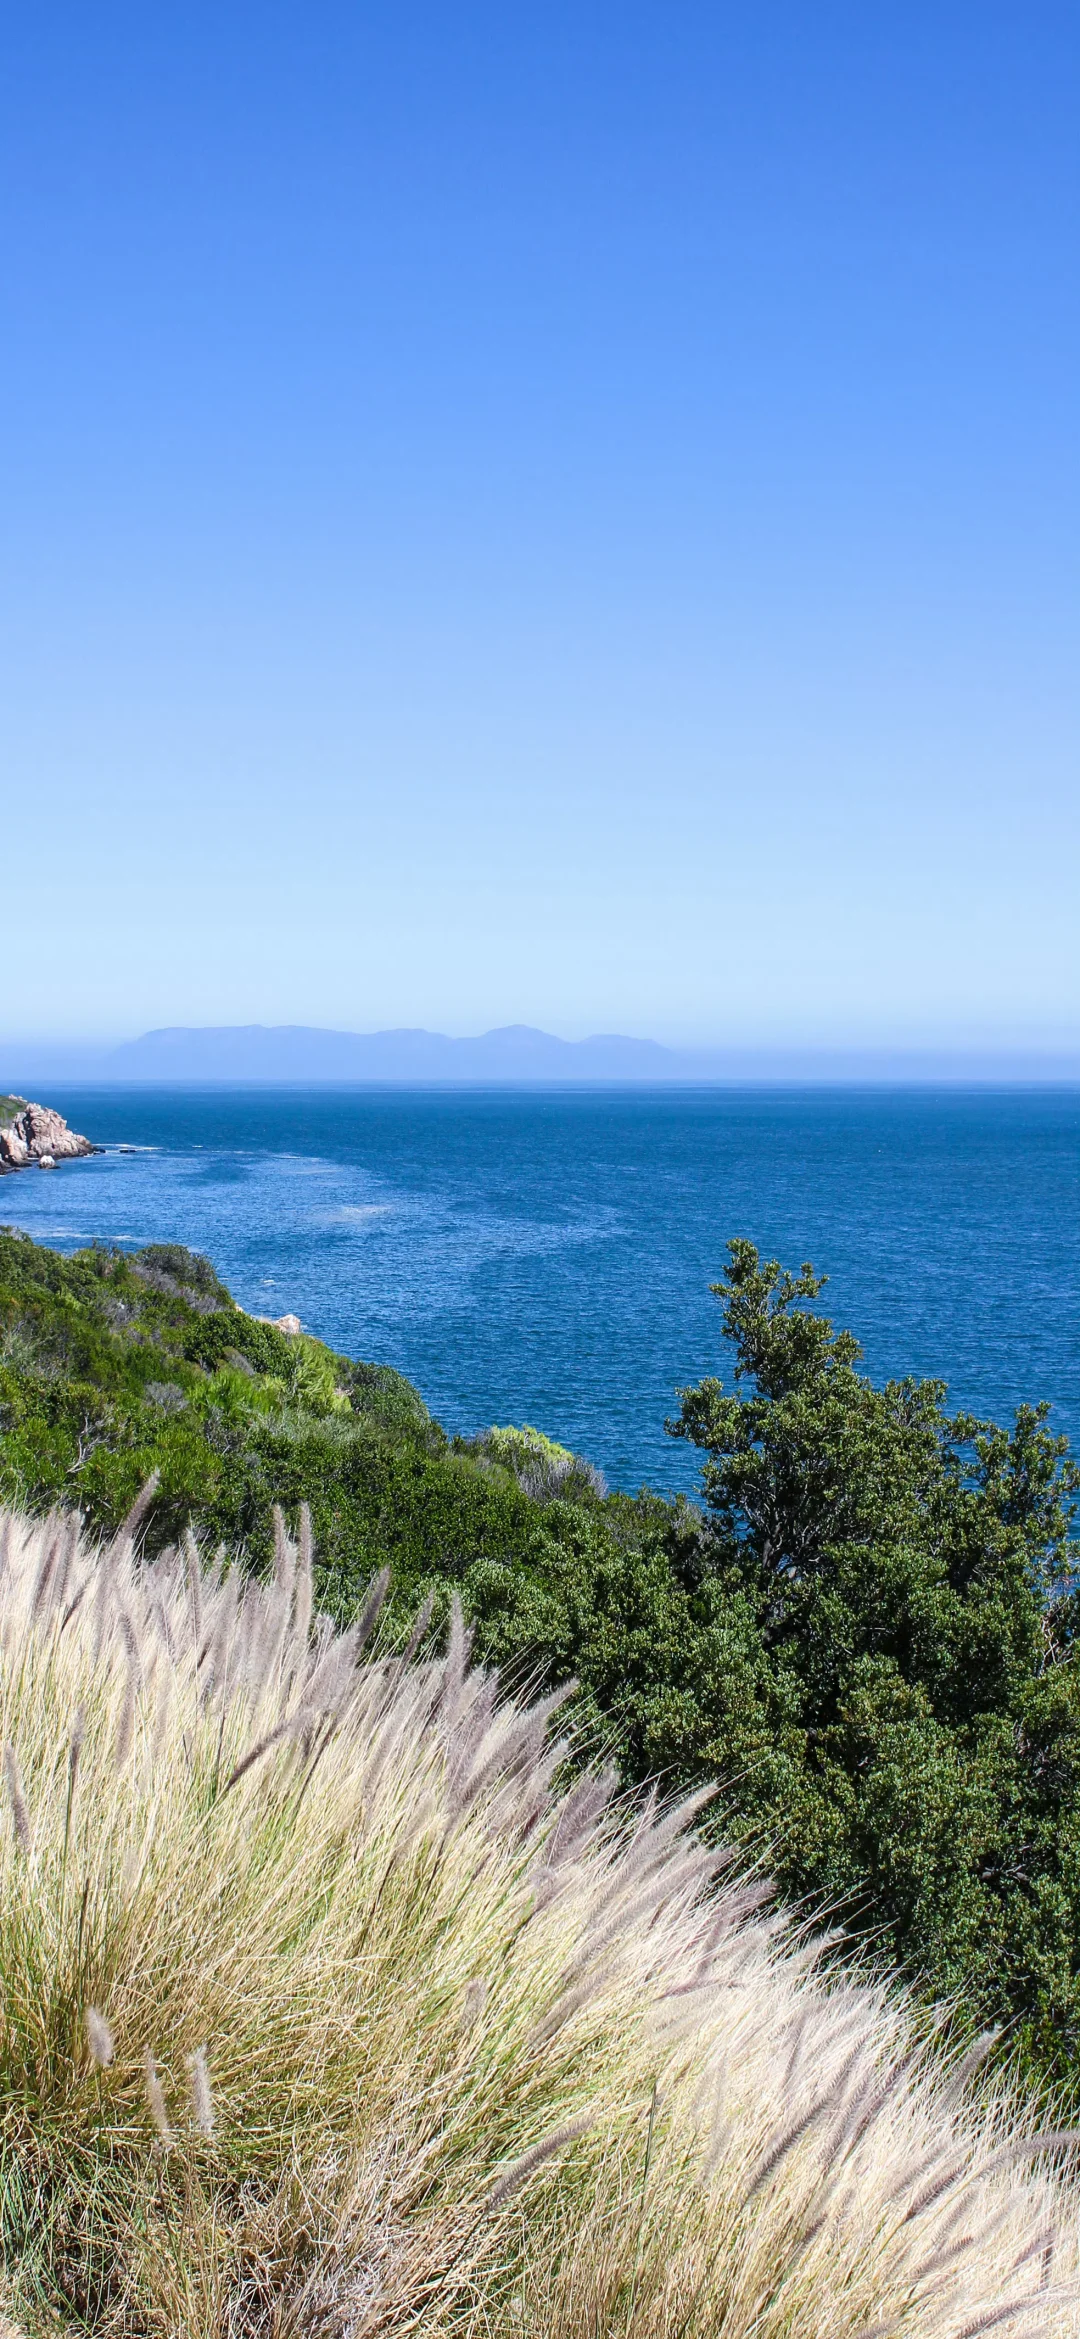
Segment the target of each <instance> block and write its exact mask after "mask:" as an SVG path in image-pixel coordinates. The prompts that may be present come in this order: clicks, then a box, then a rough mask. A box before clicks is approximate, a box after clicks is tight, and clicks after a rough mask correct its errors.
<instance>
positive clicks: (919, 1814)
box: [669, 1241, 1080, 2069]
mask: <svg viewBox="0 0 1080 2339" xmlns="http://www.w3.org/2000/svg"><path fill="white" fill-rule="evenodd" d="M714 1288H715V1290H716V1292H717V1295H718V1297H719V1298H720V1299H721V1300H722V1302H723V1309H724V1314H723V1328H724V1331H725V1333H726V1335H727V1337H728V1339H729V1340H730V1341H731V1343H732V1344H733V1348H734V1355H735V1374H734V1380H735V1386H734V1390H733V1391H730V1392H729V1391H726V1390H725V1389H724V1387H723V1386H722V1384H721V1382H720V1381H718V1380H706V1381H703V1382H702V1383H701V1384H700V1385H699V1386H698V1387H696V1388H693V1389H687V1390H685V1391H684V1392H683V1394H682V1407H681V1412H680V1414H679V1417H678V1419H677V1420H676V1421H674V1422H673V1423H670V1424H669V1427H670V1428H671V1430H672V1432H673V1434H674V1435H675V1436H677V1437H682V1438H687V1439H689V1440H690V1441H691V1442H692V1443H693V1444H694V1445H696V1446H698V1447H700V1448H701V1449H702V1451H703V1453H704V1455H705V1463H704V1469H703V1473H702V1486H703V1494H704V1498H705V1503H706V1505H707V1510H708V1514H709V1517H710V1519H711V1522H712V1533H711V1536H709V1537H706V1538H705V1539H703V1542H702V1545H701V1547H700V1548H699V1550H698V1552H697V1553H696V1555H695V1560H694V1567H695V1571H696V1574H697V1579H698V1580H697V1583H696V1585H692V1584H690V1583H689V1582H688V1583H687V1589H688V1591H689V1592H690V1594H691V1604H692V1607H693V1610H694V1613H695V1616H696V1619H697V1621H698V1623H699V1625H700V1627H701V1631H702V1636H703V1638H702V1651H701V1653H702V1656H706V1655H707V1652H710V1651H711V1650H712V1649H713V1648H714V1647H715V1646H716V1644H717V1642H718V1639H719V1640H721V1641H722V1640H724V1639H726V1640H727V1641H728V1642H729V1643H730V1640H731V1637H732V1632H733V1628H734V1625H735V1620H736V1619H738V1620H739V1632H740V1636H741V1641H742V1649H743V1657H742V1663H741V1666H739V1667H738V1668H736V1669H735V1672H736V1673H737V1693H736V1694H735V1695H733V1694H732V1692H733V1691H734V1690H735V1688H736V1683H735V1677H734V1675H732V1677H731V1684H730V1687H729V1688H728V1690H727V1692H726V1693H725V1694H724V1695H722V1696H721V1697H720V1698H719V1700H717V1699H716V1688H715V1679H716V1677H715V1660H714V1662H713V1664H712V1665H711V1666H710V1665H709V1664H708V1663H707V1664H706V1665H705V1666H704V1667H703V1670H702V1674H701V1677H700V1679H701V1688H700V1689H699V1693H698V1694H699V1702H707V1703H708V1704H709V1705H710V1706H711V1707H712V1713H711V1716H710V1720H711V1728H709V1729H708V1731H707V1733H706V1735H707V1740H708V1743H707V1744H705V1743H701V1742H700V1741H699V1743H698V1745H697V1747H696V1750H695V1751H696V1757H697V1760H698V1761H700V1762H701V1763H702V1765H703V1766H704V1765H705V1763H706V1762H707V1761H710V1760H711V1761H712V1762H714V1763H716V1765H717V1766H718V1768H719V1769H720V1771H721V1773H722V1774H724V1775H726V1777H727V1778H728V1779H729V1781H730V1782H731V1793H732V1800H733V1804H734V1806H735V1807H736V1810H737V1816H738V1824H739V1825H740V1826H741V1828H742V1829H743V1830H744V1831H746V1832H749V1833H750V1834H753V1833H754V1832H755V1831H758V1832H759V1833H760V1835H761V1837H762V1838H763V1839H765V1840H767V1841H768V1844H769V1847H770V1851H771V1854H772V1857H773V1858H774V1861H775V1862H776V1864H777V1866H778V1868H779V1871H780V1875H781V1879H782V1881H783V1883H784V1884H785V1885H786V1887H787V1888H788V1889H789V1890H794V1891H796V1892H798V1893H808V1894H812V1895H814V1896H815V1897H817V1898H819V1899H825V1900H827V1901H829V1902H831V1903H832V1904H834V1905H836V1904H839V1906H840V1908H841V1909H842V1911H843V1912H844V1913H845V1914H846V1915H847V1916H848V1918H849V1919H850V1920H853V1921H854V1922H855V1923H856V1925H858V1924H859V1923H860V1922H861V1923H862V1925H863V1926H864V1927H865V1928H866V1930H867V1931H872V1932H873V1934H874V1935H875V1937H876V1938H877V1939H878V1940H879V1941H880V1942H882V1943H883V1945H884V1946H885V1947H886V1948H888V1949H890V1950H891V1951H892V1952H893V1954H894V1955H895V1956H897V1957H898V1958H899V1960H900V1961H901V1962H902V1963H903V1964H904V1965H905V1966H906V1967H907V1968H908V1970H909V1971H910V1972H912V1973H914V1974H916V1975H918V1976H919V1977H920V1978H921V1979H922V1980H923V1981H924V1982H925V1983H926V1984H928V1985H929V1986H930V1987H931V1988H932V1989H934V1990H935V1991H936V1992H938V1993H942V1992H944V1993H949V1994H952V1993H956V1994H959V1995H960V1996H961V1997H962V1998H963V2000H964V2001H965V2003H966V2004H967V2005H968V2006H969V2007H970V2009H971V2011H972V2013H973V2014H974V2015H975V2016H976V2017H977V2018H979V2019H986V2020H991V2021H1005V2022H1008V2023H1010V2024H1011V2025H1012V2026H1013V2030H1014V2033H1015V2035H1017V2036H1018V2037H1019V2039H1020V2042H1021V2045H1022V2048H1023V2050H1024V2051H1025V2052H1026V2054H1027V2055H1028V2056H1030V2057H1033V2058H1034V2059H1035V2060H1037V2061H1039V2062H1040V2063H1042V2064H1043V2065H1050V2066H1051V2067H1054V2066H1056V2067H1059V2068H1062V2069H1064V2068H1065V2067H1067V2066H1068V2065H1070V2064H1072V2063H1074V2062H1075V2061H1076V2060H1077V2059H1078V2056H1080V1681H1078V1670H1077V1600H1076V1594H1075V1591H1074V1588H1073V1586H1074V1579H1075V1573H1076V1563H1077V1558H1078V1556H1080V1553H1078V1547H1077V1545H1076V1544H1075V1543H1073V1542H1072V1541H1071V1540H1070V1527H1071V1522H1072V1518H1073V1504H1072V1501H1071V1497H1072V1495H1073V1494H1074V1493H1075V1491H1076V1489H1077V1486H1078V1485H1080V1474H1078V1473H1077V1470H1076V1468H1075V1466H1074V1465H1073V1463H1072V1462H1071V1461H1070V1460H1069V1457H1068V1449H1067V1444H1066V1441H1065V1440H1064V1439H1063V1438H1058V1437H1055V1436H1053V1435H1052V1434H1051V1432H1050V1431H1049V1429H1048V1428H1047V1426H1046V1417H1047V1413H1048V1410H1049V1409H1048V1407H1046V1406H1045V1405H1043V1406H1022V1407H1021V1408H1020V1410H1019V1412H1018V1414H1017V1416H1016V1421H1015V1426H1014V1428H1013V1430H1012V1431H1011V1433H1010V1432H1006V1431H1005V1430H1002V1429H998V1428H995V1427H994V1426H993V1425H992V1424H990V1423H984V1422H979V1421H976V1420H973V1419H971V1418H970V1417H968V1416H965V1415H959V1416H950V1415H949V1414H948V1413H947V1412H946V1410H945V1394H946V1392H945V1387H944V1384H943V1383H941V1382H938V1381H914V1380H903V1381H890V1382H888V1383H887V1384H886V1385H885V1387H884V1388H877V1387H875V1386H874V1385H873V1383H872V1382H871V1381H870V1380H869V1379H868V1377H867V1376H866V1375H865V1374H864V1373H863V1372H861V1371H860V1369H859V1366H860V1361H861V1351H860V1348H859V1344H858V1342H857V1341H856V1340H855V1339H854V1338H853V1336H852V1335H851V1333H849V1332H834V1331H833V1328H832V1326H831V1324H830V1323H829V1322H828V1320H827V1319H826V1318H825V1317H824V1316H823V1315H822V1314H820V1313H819V1312H818V1311H817V1309H816V1308H815V1305H814V1303H815V1302H816V1301H817V1299H818V1297H819V1294H820V1292H821V1290H822V1278H820V1277H818V1276H816V1275H815V1274H814V1272H813V1270H812V1268H810V1267H809V1266H807V1267H804V1268H803V1270H802V1272H801V1273H800V1274H799V1275H792V1274H790V1273H787V1272H785V1271H784V1270H783V1269H782V1268H781V1267H780V1265H779V1264H778V1263H777V1262H776V1261H775V1260H767V1261H762V1260H761V1259H760V1257H759V1255H758V1252H757V1250H756V1249H755V1247H754V1245H753V1244H752V1243H749V1242H744V1241H740V1242H735V1243H732V1244H731V1245H730V1247H729V1265H728V1268H727V1270H726V1273H725V1276H724V1280H723V1282H722V1283H720V1284H718V1285H716V1286H714ZM710 1684H711V1685H712V1686H710ZM674 1751H675V1750H674V1749H673V1752H674ZM685 1758H686V1755H685V1749H684V1750H683V1751H682V1755H681V1760H680V1768H682V1767H685Z"/></svg>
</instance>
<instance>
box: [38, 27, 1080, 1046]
mask: <svg viewBox="0 0 1080 2339" xmlns="http://www.w3.org/2000/svg"><path fill="white" fill-rule="evenodd" d="M0 85H2V94H0V301H2V333H3V347H4V352H5V355H4V361H3V366H2V368H0V464H2V473H3V476H2V482H0V487H2V514H3V521H2V531H0V535H2V542H0V564H2V574H0V660H2V666H3V672H2V675H0V758H2V765H0V769H2V775H3V796H4V815H3V841H4V861H5V876H4V904H5V911H6V917H5V927H6V933H7V937H8V939H7V940H6V942H5V950H4V965H5V975H4V998H3V1003H2V1005H0V1023H2V1025H3V1026H4V1028H5V1029H6V1030H7V1032H8V1033H9V1034H20V1035H31V1034H34V1035H64V1036H77V1035H78V1036H110V1035H114V1034H115V1035H118V1036H119V1035H122V1034H125V1033H128V1032H132V1031H137V1030H140V1029H142V1028H144V1027H146V1026H147V1025H150V1024H157V1023H164V1022H235V1021H255V1020H258V1021H265V1022H276V1021H297V1022H321V1023H329V1024H335V1025H340V1026H347V1027H351V1028H357V1029H366V1028H371V1027H375V1026H380V1025H384V1024H391V1023H425V1024H428V1025H431V1026H434V1027H437V1028H441V1029H445V1030H450V1031H470V1030H478V1029H482V1028H484V1027H486V1026H487V1025H490V1024H494V1023H501V1022H508V1021H516V1020H522V1021H528V1022H535V1023H540V1024H543V1025H545V1026H547V1027H548V1028H551V1029H555V1030H559V1031H562V1032H565V1033H567V1034H568V1035H570V1036H574V1035H578V1034H581V1033H584V1032H587V1031H591V1030H631V1031H638V1032H643V1033H650V1034H652V1035H654V1036H656V1037H657V1038H661V1039H668V1040H674V1041H689V1042H712V1041H715V1042H721V1043H723V1042H732V1041H734V1042H751V1043H753V1042H757V1041H759V1040H760V1041H770V1040H776V1039H784V1040H791V1039H799V1040H805V1041H811V1042H813V1041H818V1040H820V1041H823V1042H836V1041H853V1040H854V1041H867V1040H869V1041H875V1042H883V1043H886V1044H888V1043H890V1042H898V1041H899V1042H915V1043H927V1042H934V1041H936V1040H942V1041H948V1042H955V1041H957V1040H961V1041H966V1042H969V1043H974V1044H978V1043H979V1042H982V1041H986V1042H992V1043H994V1044H1000V1043H1002V1042H1005V1043H1008V1044H1016V1043H1021V1044H1022V1043H1025V1042H1027V1041H1032V1042H1036V1043H1040V1044H1051V1045H1053V1044H1056V1043H1060V1042H1063V1041H1064V1042H1070V1043H1072V1044H1075V1042H1076V1039H1077V1037H1078V1035H1080V942H1078V930H1080V920H1078V917H1077V871H1078V870H1080V771H1078V755H1077V747H1078V735H1080V709H1078V695H1080V694H1078V688H1077V671H1078V664H1080V661H1078V657H1077V648H1078V644H1077V600H1078V594H1077V583H1078V565H1080V555H1078V546H1080V524H1078V523H1080V511H1078V504H1080V497H1078V493H1077V486H1078V463H1077V429H1076V420H1077V398H1078V391H1080V378H1078V377H1080V368H1078V365H1077V351H1078V339H1080V335H1078V301H1077V294H1078V274H1080V268H1078V259H1077V253H1078V249H1080V245H1078V228H1080V219H1078V213H1080V202H1078V194H1080V162H1078V154H1080V142H1078V141H1077V137H1076V123H1077V119H1078V99H1080V18H1078V17H1077V14H1076V11H1075V9H1074V8H1073V7H1072V6H1071V5H1069V6H1065V5H1062V6H1057V5H1044V4H1042V0H1024V4H1023V5H1021V4H1020V0H1017V4H1015V5H1010V6H999V5H996V4H995V0H980V4H979V5H958V4H957V0H935V4H934V5H933V6H931V5H929V4H928V0H926V4H924V0H915V4H912V0H905V4H904V5H903V6H901V5H899V4H893V0H883V4H882V5H880V6H875V7H873V8H868V7H867V6H866V5H865V0H860V4H859V5H854V4H850V5H848V4H846V0H845V4H842V5H838V4H832V0H818V4H816V5H815V6H813V7H806V6H805V5H796V4H794V0H792V4H787V0H785V4H782V5H781V4H775V0H759V4H757V5H755V6H754V7H752V8H751V7H746V6H740V7H735V6H733V5H727V4H726V0H711V4H710V5H698V4H697V0H693V4H685V0H664V4H663V5H660V4H659V0H657V4H655V5H650V6H642V5H639V4H637V0H620V4H619V5H615V4H614V0H601V4H593V0H574V4H573V5H564V4H563V0H544V5H543V6H542V7H540V6H533V5H531V0H527V4H525V5H521V6H514V7H507V6H506V5H505V4H504V5H502V6H499V7H495V6H493V5H492V6H477V5H474V4H471V0H459V4H458V5H456V6H454V7H450V6H448V5H441V6H434V5H424V4H420V5H408V0H404V4H403V0H396V4H395V5H394V6H392V7H391V6H389V5H382V4H381V0H380V4H378V5H376V4H372V5H367V6H365V5H361V4H357V0H353V4H351V5H344V4H341V0H303V5H300V4H299V0H297V4H295V5H293V4H290V5H280V4H278V5H275V4H274V0H260V4H259V6H258V7H255V6H254V5H247V4H246V0H231V4H230V0H215V5H214V6H213V7H211V6H208V5H203V4H201V0H185V5H184V7H183V8H180V7H179V6H176V5H175V4H173V0H159V4H158V5H156V6H155V7H153V8H147V7H146V6H145V5H142V4H140V5H139V6H138V7H136V6H134V5H126V6H119V5H115V4H113V0H96V4H95V6H94V7H93V8H92V9H88V8H86V7H85V6H76V5H74V4H73V0H55V4H53V5H50V6H49V8H47V9H22V10H18V11H17V10H15V9H14V8H12V9H9V10H7V11H6V12H5V13H4V16H3V21H2V34H0ZM16 926H18V927H19V928H20V931H21V933H22V934H25V936H26V946H25V947H24V948H14V949H13V948H12V946H11V938H12V935H13V931H14V929H15V927H16Z"/></svg>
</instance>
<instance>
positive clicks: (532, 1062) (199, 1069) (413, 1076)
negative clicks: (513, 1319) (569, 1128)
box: [0, 1023, 1080, 1096]
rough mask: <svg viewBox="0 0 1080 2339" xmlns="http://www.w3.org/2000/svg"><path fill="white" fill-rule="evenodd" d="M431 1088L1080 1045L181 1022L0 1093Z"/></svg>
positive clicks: (1046, 1076) (766, 1072)
mask: <svg viewBox="0 0 1080 2339" xmlns="http://www.w3.org/2000/svg"><path fill="white" fill-rule="evenodd" d="M249 1080H255V1081H266V1082H274V1083H282V1082H291V1081H295V1082H298V1083H299V1082H303V1083H310V1084H312V1085H317V1084H318V1083H320V1082H331V1081H387V1082H395V1083H400V1084H413V1085H416V1084H421V1085H422V1084H424V1083H426V1082H438V1083H442V1082H468V1081H471V1082H485V1083H486V1082H492V1081H494V1082H498V1081H506V1082H512V1083H514V1084H519V1083H522V1082H529V1081H559V1082H562V1081H588V1082H603V1081H623V1082H634V1081H636V1082H646V1081H647V1082H657V1081H668V1080H672V1081H702V1082H709V1081H725V1082H736V1083H742V1082H764V1083H770V1082H781V1083H783V1082H787V1081H797V1082H800V1083H801V1082H806V1083H809V1084H813V1085H821V1086H834V1085H835V1086H841V1085H845V1084H848V1083H861V1082H867V1083H870V1082H885V1083H895V1084H897V1085H909V1084H913V1085H917V1084H921V1083H924V1082H941V1083H953V1082H967V1081H980V1082H985V1083H988V1084H991V1085H995V1084H996V1085H1008V1084H1010V1083H1013V1082H1022V1083H1029V1082H1030V1083H1036V1084H1037V1083H1040V1082H1041V1083H1044V1084H1046V1085H1048V1086H1049V1085H1054V1084H1056V1083H1060V1082H1068V1083H1073V1082H1076V1081H1078V1080H1080V1049H1073V1050H1071V1051H1066V1050H1064V1049H1062V1050H1059V1051H1055V1052H1054V1053H1052V1054H1051V1053H1050V1052H1049V1051H1044V1052H1042V1053H1037V1052H1036V1051H1034V1050H1032V1049H1020V1048H1014V1049H1009V1050H1006V1049H1002V1048H998V1049H994V1050H990V1049H986V1050H976V1049H972V1048H936V1049H935V1048H883V1047H877V1048H870V1047H864V1048H851V1047H849V1048H836V1047H833V1048H822V1047H817V1048H815V1047H808V1046H805V1045H803V1046H789V1047H779V1046H776V1045H773V1046H757V1047H746V1046H743V1047H730V1046H729V1047H724V1048H699V1049H679V1048H666V1047H662V1046H660V1044H659V1043H658V1042H657V1041H656V1040H642V1039H628V1038H626V1037H624V1036H622V1035H620V1034H617V1033H601V1034H597V1035H596V1036H595V1037H593V1038H591V1039H585V1040H562V1039H557V1038H556V1037H555V1036H554V1035H553V1034H552V1033H551V1032H546V1031H537V1030H535V1029H534V1027H533V1026H532V1025H531V1024H525V1023H511V1024H505V1025H503V1026H502V1027H501V1028H500V1029H498V1030H496V1031H486V1032H482V1033H480V1035H479V1036H478V1037H476V1038H473V1039H450V1038H449V1037H448V1036H447V1034H446V1033H445V1032H437V1031H422V1030H411V1029H402V1030H397V1031H373V1032H354V1031H323V1030H320V1029H319V1028H318V1027H316V1026H313V1025H308V1024H301V1023H284V1024H262V1023H249V1024H222V1025H211V1026H206V1027H203V1028H199V1027H194V1026H190V1027H189V1026H187V1025H175V1026H171V1027H169V1028H168V1029H165V1030H162V1031H148V1032H144V1033H143V1034H142V1037H141V1038H140V1039H134V1040H125V1041H124V1042H123V1044H122V1045H121V1046H119V1047H115V1046H114V1047H111V1048H108V1047H104V1046H97V1047H91V1046H88V1045H85V1044H84V1045H75V1044H71V1045H67V1046H65V1045H63V1044H62V1043H61V1042H59V1041H52V1042H45V1041H37V1042H31V1041H26V1042H19V1041H15V1040H9V1041H3V1040H0V1089H11V1090H13V1091H17V1092H18V1093H19V1094H21V1095H34V1096H37V1095H38V1094H39V1093H41V1094H43V1093H44V1091H45V1090H46V1089H48V1088H49V1087H50V1086H51V1085H53V1084H65V1083H66V1084H70V1083H72V1082H75V1083H78V1084H79V1085H83V1084H87V1085H96V1084H99V1083H111V1082H114V1081H117V1082H119V1081H146V1082H153V1083H160V1084H168V1083H170V1082H174V1081H175V1082H188V1083H192V1084H196V1085H197V1084H201V1083H203V1082H206V1081H220V1082H222V1083H223V1084H228V1083H237V1082H243V1081H249Z"/></svg>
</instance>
